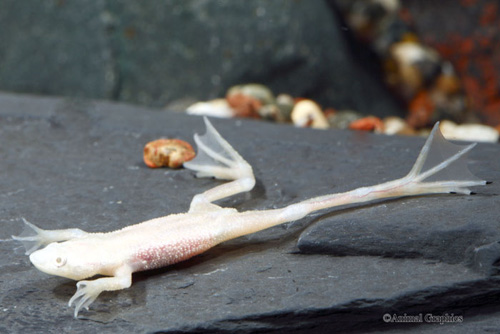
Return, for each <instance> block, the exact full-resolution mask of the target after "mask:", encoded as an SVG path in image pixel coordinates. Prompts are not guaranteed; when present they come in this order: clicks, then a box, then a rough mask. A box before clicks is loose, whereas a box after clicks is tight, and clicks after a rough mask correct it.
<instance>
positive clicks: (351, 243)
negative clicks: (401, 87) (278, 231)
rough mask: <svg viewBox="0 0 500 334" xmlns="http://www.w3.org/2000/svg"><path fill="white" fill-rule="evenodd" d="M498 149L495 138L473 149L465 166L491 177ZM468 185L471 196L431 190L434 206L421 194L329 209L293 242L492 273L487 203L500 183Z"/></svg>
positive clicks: (492, 223)
mask: <svg viewBox="0 0 500 334" xmlns="http://www.w3.org/2000/svg"><path fill="white" fill-rule="evenodd" d="M499 154H500V148H499V147H498V145H496V144H490V145H481V147H480V148H476V149H474V152H473V153H472V154H471V156H470V159H469V161H470V164H469V165H470V169H471V171H473V173H474V174H475V175H477V176H478V177H480V178H482V179H486V180H489V179H490V178H491V179H496V178H497V175H495V174H496V172H495V171H498V170H500V164H499V162H498V160H497V159H492V157H494V156H498V155H499ZM392 167H393V168H392V169H393V170H399V169H400V168H398V167H397V166H392ZM402 174H404V172H403V173H401V175H402ZM353 177H354V176H353ZM473 190H474V191H475V192H477V194H476V195H473V196H460V195H452V196H450V195H438V196H434V197H433V200H434V201H435V203H436V206H429V204H428V203H429V202H428V201H429V199H428V198H426V197H421V198H408V199H400V200H395V201H387V202H384V203H383V204H373V205H368V206H365V207H363V208H357V207H356V208H355V209H350V208H346V209H344V210H340V211H338V212H333V213H330V214H328V215H327V217H323V218H322V219H321V221H320V222H318V223H316V224H313V225H312V226H310V227H309V228H308V229H307V230H306V231H304V232H303V233H302V235H301V237H300V239H299V242H298V248H299V249H300V251H301V252H304V253H317V254H333V255H337V256H346V255H351V256H359V255H370V256H384V257H393V258H424V259H434V260H440V261H444V262H447V263H464V264H468V265H469V266H471V267H472V268H476V269H477V270H480V271H481V272H484V273H492V274H493V273H497V272H498V260H500V247H498V241H500V229H499V228H498V217H497V214H496V213H495V212H494V211H493V210H491V208H493V207H497V206H498V205H499V204H500V201H499V198H498V194H499V193H500V184H499V183H498V182H493V183H492V184H489V185H487V186H483V187H477V188H474V189H473Z"/></svg>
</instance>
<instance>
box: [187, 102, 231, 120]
mask: <svg viewBox="0 0 500 334" xmlns="http://www.w3.org/2000/svg"><path fill="white" fill-rule="evenodd" d="M186 112H187V113H188V114H190V115H199V116H212V117H218V118H231V117H234V116H235V112H234V110H233V109H232V108H231V107H230V106H229V104H228V103H227V101H226V99H215V100H211V101H207V102H196V103H194V104H192V105H190V106H189V107H188V108H187V109H186Z"/></svg>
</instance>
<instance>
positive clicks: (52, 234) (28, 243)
mask: <svg viewBox="0 0 500 334" xmlns="http://www.w3.org/2000/svg"><path fill="white" fill-rule="evenodd" d="M22 219H23V222H24V224H25V226H24V231H23V232H22V233H21V234H20V235H18V236H14V235H13V236H12V239H14V240H18V241H21V242H22V244H23V246H24V248H26V255H30V254H31V253H33V252H34V251H36V250H37V249H39V248H41V247H43V246H46V245H48V244H50V243H52V242H58V241H65V240H70V239H75V238H81V237H83V236H85V235H87V234H88V233H87V232H85V231H82V230H80V229H79V228H68V229H64V230H43V229H41V228H39V227H37V226H35V225H33V224H32V223H30V222H29V221H27V220H26V219H24V218H22Z"/></svg>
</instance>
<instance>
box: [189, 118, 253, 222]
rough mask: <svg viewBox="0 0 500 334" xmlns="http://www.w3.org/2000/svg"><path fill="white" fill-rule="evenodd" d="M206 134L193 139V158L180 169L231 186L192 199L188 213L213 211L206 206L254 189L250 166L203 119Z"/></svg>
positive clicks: (213, 206) (224, 186) (211, 206)
mask: <svg viewBox="0 0 500 334" xmlns="http://www.w3.org/2000/svg"><path fill="white" fill-rule="evenodd" d="M204 121H205V126H206V128H207V131H206V133H205V134H204V135H201V136H200V135H198V134H195V135H194V141H195V142H196V145H197V147H198V153H197V155H196V158H194V159H193V160H191V161H189V162H186V163H184V167H186V168H188V169H191V170H193V171H195V172H196V176H198V177H215V178H217V179H221V180H232V182H229V183H226V184H223V185H220V186H217V187H215V188H212V189H210V190H207V191H205V192H204V193H202V194H198V195H196V196H194V197H193V200H192V202H191V206H190V209H189V211H190V212H194V211H198V210H202V209H204V210H206V209H208V208H217V206H215V205H212V204H210V203H211V202H213V201H216V200H218V199H222V198H226V197H229V196H232V195H235V194H238V193H241V192H245V191H250V190H252V188H253V187H254V185H255V177H254V175H253V171H252V166H250V164H249V163H248V162H246V161H245V159H243V158H242V157H241V155H239V154H238V152H236V150H235V149H234V148H233V147H232V146H231V145H230V144H229V143H228V142H227V141H226V140H225V139H224V138H222V136H221V135H220V134H219V133H218V132H217V130H215V128H214V127H213V126H212V124H211V123H210V121H209V120H208V119H207V118H206V117H204Z"/></svg>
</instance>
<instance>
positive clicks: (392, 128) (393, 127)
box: [383, 116, 415, 136]
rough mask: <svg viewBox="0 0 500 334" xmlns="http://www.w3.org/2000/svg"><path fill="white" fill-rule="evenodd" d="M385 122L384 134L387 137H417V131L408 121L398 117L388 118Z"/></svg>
mask: <svg viewBox="0 0 500 334" xmlns="http://www.w3.org/2000/svg"><path fill="white" fill-rule="evenodd" d="M383 122H384V134H386V135H405V136H409V135H415V130H414V129H413V128H412V127H411V126H409V125H408V123H406V121H405V120H404V119H402V118H400V117H397V116H391V117H386V118H384V120H383Z"/></svg>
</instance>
